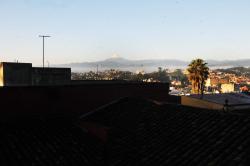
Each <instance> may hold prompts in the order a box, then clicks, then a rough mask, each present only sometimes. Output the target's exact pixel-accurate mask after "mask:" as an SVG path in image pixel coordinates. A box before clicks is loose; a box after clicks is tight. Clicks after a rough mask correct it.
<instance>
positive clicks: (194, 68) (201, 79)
mask: <svg viewBox="0 0 250 166" xmlns="http://www.w3.org/2000/svg"><path fill="white" fill-rule="evenodd" d="M187 71H188V73H189V74H188V79H189V81H190V82H191V83H192V93H195V94H201V97H203V92H204V87H205V83H206V80H207V79H208V76H209V68H208V67H207V63H205V62H204V60H203V59H195V60H192V62H191V63H190V64H189V65H188V69H187Z"/></svg>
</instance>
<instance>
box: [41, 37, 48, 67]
mask: <svg viewBox="0 0 250 166" xmlns="http://www.w3.org/2000/svg"><path fill="white" fill-rule="evenodd" d="M39 37H42V38H43V68H44V38H46V37H51V36H45V35H39Z"/></svg>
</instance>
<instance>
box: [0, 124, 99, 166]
mask: <svg viewBox="0 0 250 166" xmlns="http://www.w3.org/2000/svg"><path fill="white" fill-rule="evenodd" d="M0 133H1V136H0V165H1V166H31V165H32V166H40V165H44V166H55V165H60V166H63V165H65V166H69V165H100V163H101V161H102V160H103V159H102V156H103V155H102V154H101V152H102V151H100V150H99V149H102V148H101V145H100V144H99V143H98V141H97V140H96V139H93V138H92V137H89V136H88V135H86V134H84V132H82V131H81V129H79V128H77V127H75V126H74V125H73V124H72V123H68V122H56V121H53V122H44V121H40V120H38V121H36V122H26V123H25V124H23V122H22V123H10V124H6V123H5V124H3V123H2V124H1V125H0Z"/></svg>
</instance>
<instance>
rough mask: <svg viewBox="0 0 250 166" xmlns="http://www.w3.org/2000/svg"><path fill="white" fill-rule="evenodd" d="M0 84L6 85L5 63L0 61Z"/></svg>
mask: <svg viewBox="0 0 250 166" xmlns="http://www.w3.org/2000/svg"><path fill="white" fill-rule="evenodd" d="M0 86H4V76H3V63H0Z"/></svg>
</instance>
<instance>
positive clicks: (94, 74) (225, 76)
mask: <svg viewBox="0 0 250 166" xmlns="http://www.w3.org/2000/svg"><path fill="white" fill-rule="evenodd" d="M209 73H210V74H209V77H208V79H207V81H206V84H205V89H204V93H205V94H213V93H216V94H217V93H232V92H248V91H249V89H250V68H247V67H233V68H227V69H210V70H209ZM71 77H72V79H73V80H128V81H143V82H170V94H172V95H190V93H191V89H192V87H191V85H190V83H189V81H188V71H187V70H186V69H175V70H173V69H172V70H170V69H163V68H161V67H159V68H158V71H155V72H149V73H147V72H145V71H143V70H141V71H140V70H138V71H136V72H131V71H121V70H117V69H110V70H105V71H89V72H72V76H71Z"/></svg>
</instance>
